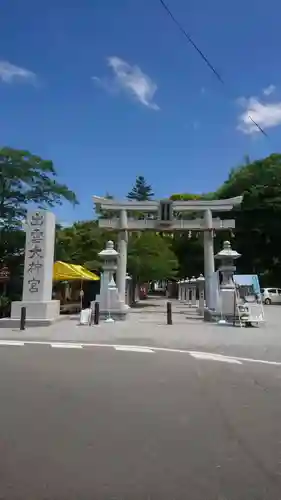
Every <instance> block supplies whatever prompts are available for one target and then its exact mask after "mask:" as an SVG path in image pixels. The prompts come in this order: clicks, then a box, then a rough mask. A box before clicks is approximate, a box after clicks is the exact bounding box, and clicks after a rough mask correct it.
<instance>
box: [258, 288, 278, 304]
mask: <svg viewBox="0 0 281 500" xmlns="http://www.w3.org/2000/svg"><path fill="white" fill-rule="evenodd" d="M261 294H262V301H263V303H264V304H267V305H270V304H281V288H262V289H261Z"/></svg>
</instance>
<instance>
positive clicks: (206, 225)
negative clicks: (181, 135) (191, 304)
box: [93, 196, 242, 307]
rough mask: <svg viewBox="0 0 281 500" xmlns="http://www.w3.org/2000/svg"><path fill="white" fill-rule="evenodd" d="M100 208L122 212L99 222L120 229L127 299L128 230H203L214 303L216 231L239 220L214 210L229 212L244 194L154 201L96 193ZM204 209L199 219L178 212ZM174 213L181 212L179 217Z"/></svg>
mask: <svg viewBox="0 0 281 500" xmlns="http://www.w3.org/2000/svg"><path fill="white" fill-rule="evenodd" d="M93 200H94V203H95V205H96V208H97V209H99V210H106V211H107V212H114V213H116V212H117V213H119V216H118V217H113V218H111V219H103V218H101V219H99V226H100V227H101V228H104V229H109V230H114V231H118V252H119V262H118V268H117V274H116V281H117V287H118V291H119V296H120V299H121V300H123V301H125V290H126V272H127V244H128V231H144V230H151V231H160V232H163V231H167V232H173V231H203V232H204V275H205V289H206V305H207V307H208V305H209V304H210V294H211V289H210V279H211V276H212V274H213V272H214V270H215V265H214V243H213V237H214V235H213V233H214V231H220V230H225V229H234V228H235V220H234V219H227V220H221V219H220V218H218V217H217V218H213V216H212V212H228V211H230V210H231V209H232V208H233V207H234V206H237V205H240V204H241V202H242V196H237V197H235V198H229V199H226V200H211V201H206V200H191V201H181V200H175V201H173V200H151V201H129V200H124V201H118V200H114V199H108V198H103V197H99V196H94V197H93ZM128 212H129V215H130V214H131V213H132V212H139V213H146V214H148V217H147V218H145V219H134V218H131V217H130V216H129V217H128ZM186 212H200V213H202V215H203V217H199V218H196V219H190V220H185V219H180V218H178V214H183V213H186ZM174 214H177V218H175V216H174Z"/></svg>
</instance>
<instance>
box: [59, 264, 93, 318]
mask: <svg viewBox="0 0 281 500" xmlns="http://www.w3.org/2000/svg"><path fill="white" fill-rule="evenodd" d="M99 279H100V278H99V276H97V275H96V274H95V273H92V272H91V271H89V270H88V269H86V268H85V267H83V266H79V265H77V264H68V263H67V262H62V261H61V260H58V261H57V262H55V263H54V268H53V281H72V280H76V281H77V280H79V281H80V287H81V290H80V302H81V303H80V305H81V309H82V302H83V296H84V292H83V288H82V286H83V281H98V280H99Z"/></svg>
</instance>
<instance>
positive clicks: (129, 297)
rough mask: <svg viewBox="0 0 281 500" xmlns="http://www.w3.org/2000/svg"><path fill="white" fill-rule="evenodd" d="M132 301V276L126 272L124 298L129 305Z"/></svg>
mask: <svg viewBox="0 0 281 500" xmlns="http://www.w3.org/2000/svg"><path fill="white" fill-rule="evenodd" d="M131 302H132V277H131V276H130V275H129V274H128V273H127V274H126V300H125V303H126V304H127V305H128V306H129V307H130V306H131Z"/></svg>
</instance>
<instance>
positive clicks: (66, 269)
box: [53, 260, 100, 281]
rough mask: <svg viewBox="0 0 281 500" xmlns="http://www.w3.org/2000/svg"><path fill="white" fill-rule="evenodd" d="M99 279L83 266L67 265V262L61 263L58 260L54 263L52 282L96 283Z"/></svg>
mask: <svg viewBox="0 0 281 500" xmlns="http://www.w3.org/2000/svg"><path fill="white" fill-rule="evenodd" d="M99 279H100V278H99V276H97V275H96V274H95V273H92V272H91V271H89V270H88V269H86V268H85V267H83V266H79V265H77V264H68V263H67V262H62V261H61V260H58V261H57V262H55V263H54V269H53V280H54V281H71V280H80V281H84V280H87V281H97V280H99Z"/></svg>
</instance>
